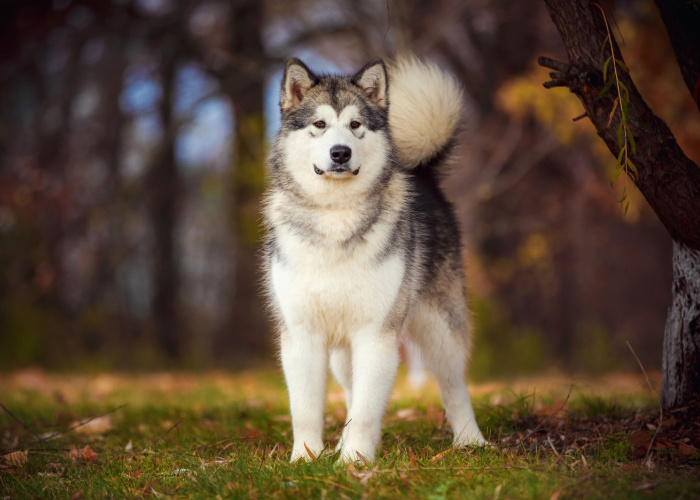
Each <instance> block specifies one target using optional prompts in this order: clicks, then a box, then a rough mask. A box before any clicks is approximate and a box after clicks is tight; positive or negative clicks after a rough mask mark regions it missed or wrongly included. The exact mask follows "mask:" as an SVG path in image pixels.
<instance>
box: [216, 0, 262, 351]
mask: <svg viewBox="0 0 700 500" xmlns="http://www.w3.org/2000/svg"><path fill="white" fill-rule="evenodd" d="M230 19H231V21H230V24H231V27H232V29H231V35H230V39H229V47H228V49H229V51H230V52H231V53H232V54H235V55H236V56H237V57H238V60H239V62H240V66H239V67H238V68H236V71H235V73H234V74H233V75H232V78H229V79H227V81H226V85H225V87H224V90H225V91H226V93H227V94H228V95H229V96H230V97H231V101H232V103H233V108H234V114H235V119H236V136H235V139H234V151H233V155H234V159H233V167H232V174H231V183H232V186H231V191H232V192H231V199H232V206H231V214H232V221H233V225H234V230H235V235H236V270H235V277H234V291H233V293H234V297H233V301H232V304H231V305H232V308H231V316H230V319H229V325H228V328H227V330H228V331H227V332H226V333H225V334H224V336H222V338H220V342H219V344H220V345H224V346H231V345H233V346H235V348H236V351H238V352H244V353H259V352H261V351H262V350H263V349H264V348H265V347H266V345H267V342H268V340H269V335H268V332H269V330H270V324H269V320H268V318H267V315H266V314H265V313H266V310H265V308H264V305H263V304H264V299H263V297H262V295H261V293H260V290H261V286H260V284H261V281H260V273H259V265H258V263H259V250H260V241H261V235H262V230H261V226H260V220H261V219H260V200H261V198H262V193H263V189H264V186H265V120H264V115H263V104H264V95H263V91H264V87H265V77H264V71H262V68H261V61H265V60H266V56H265V52H264V50H263V46H262V41H261V38H260V37H261V35H260V33H261V30H262V22H263V2H258V1H256V0H239V1H238V2H234V3H233V4H232V5H231V13H230ZM225 337H228V338H231V337H233V339H234V341H233V343H231V342H227V341H226V338H225Z"/></svg>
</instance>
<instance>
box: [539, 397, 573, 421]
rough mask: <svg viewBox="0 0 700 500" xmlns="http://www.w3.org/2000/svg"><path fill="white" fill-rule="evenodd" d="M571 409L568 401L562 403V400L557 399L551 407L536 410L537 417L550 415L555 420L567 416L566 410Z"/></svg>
mask: <svg viewBox="0 0 700 500" xmlns="http://www.w3.org/2000/svg"><path fill="white" fill-rule="evenodd" d="M568 407H569V403H568V401H566V402H564V403H562V401H561V399H559V398H557V399H556V400H554V404H552V405H551V406H544V407H542V408H540V409H538V410H535V413H536V414H537V415H548V416H550V417H553V418H561V417H563V416H564V415H565V413H566V409H567V408H568Z"/></svg>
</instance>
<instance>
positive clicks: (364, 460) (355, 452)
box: [338, 443, 375, 465]
mask: <svg viewBox="0 0 700 500" xmlns="http://www.w3.org/2000/svg"><path fill="white" fill-rule="evenodd" d="M374 448H375V447H374V446H372V445H371V444H369V443H364V444H360V445H359V446H353V445H352V444H351V443H345V444H343V446H342V447H341V449H340V458H338V464H342V465H346V464H350V463H360V464H364V465H369V464H371V463H373V462H374Z"/></svg>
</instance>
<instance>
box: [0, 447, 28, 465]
mask: <svg viewBox="0 0 700 500" xmlns="http://www.w3.org/2000/svg"><path fill="white" fill-rule="evenodd" d="M28 454H29V451H27V450H25V451H13V452H12V453H8V454H7V455H5V456H4V457H3V458H4V459H5V463H6V464H7V465H12V466H13V467H21V466H23V465H24V464H25V463H27V455H28Z"/></svg>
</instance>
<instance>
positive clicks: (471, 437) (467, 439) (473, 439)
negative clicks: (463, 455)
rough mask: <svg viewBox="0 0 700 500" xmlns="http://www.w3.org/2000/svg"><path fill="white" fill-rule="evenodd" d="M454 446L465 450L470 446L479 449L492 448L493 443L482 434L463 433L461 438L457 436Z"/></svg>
mask: <svg viewBox="0 0 700 500" xmlns="http://www.w3.org/2000/svg"><path fill="white" fill-rule="evenodd" d="M453 444H454V446H455V447H460V448H465V447H468V446H479V447H490V446H491V443H490V442H489V441H487V440H486V439H484V436H482V435H481V432H478V431H477V432H474V433H466V432H465V433H462V434H460V435H459V436H455V439H454V443H453Z"/></svg>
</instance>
